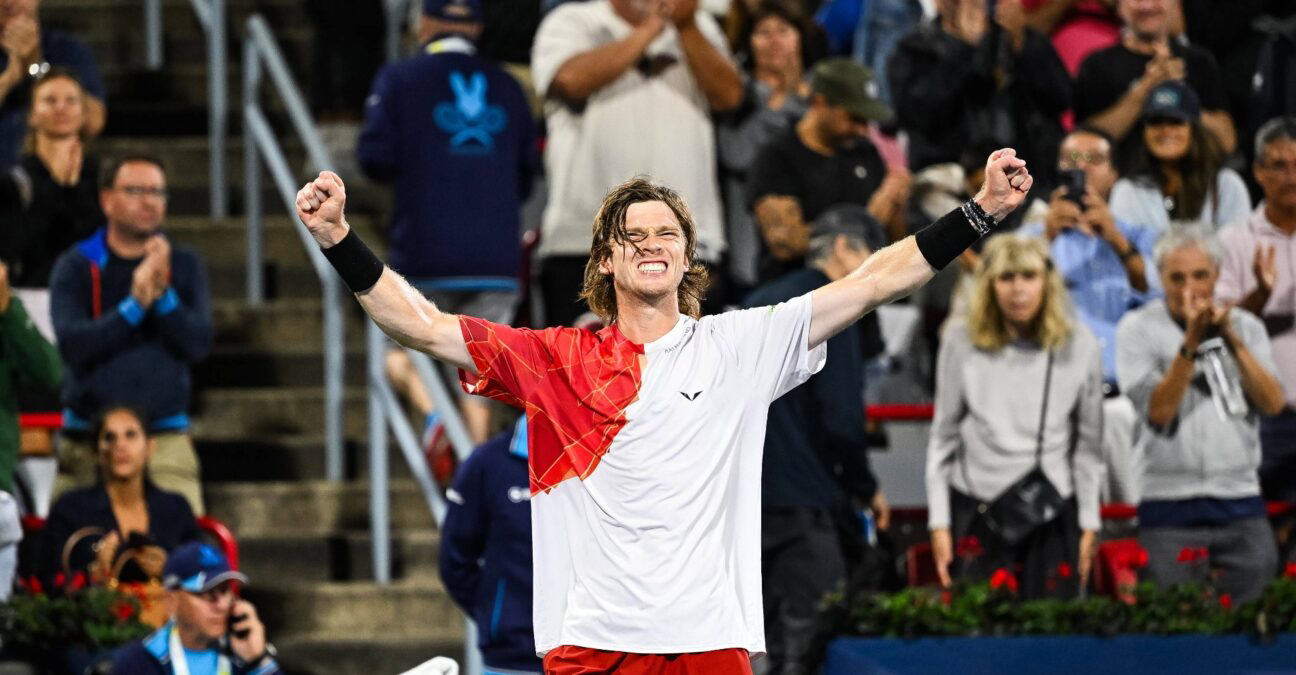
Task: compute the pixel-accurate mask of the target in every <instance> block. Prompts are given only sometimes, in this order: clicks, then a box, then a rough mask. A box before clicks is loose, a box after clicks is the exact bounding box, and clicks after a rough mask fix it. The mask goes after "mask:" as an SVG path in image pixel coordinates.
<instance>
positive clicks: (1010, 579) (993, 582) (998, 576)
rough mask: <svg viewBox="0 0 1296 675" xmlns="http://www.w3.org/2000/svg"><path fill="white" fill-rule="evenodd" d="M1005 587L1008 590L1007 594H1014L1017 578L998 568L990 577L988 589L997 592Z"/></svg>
mask: <svg viewBox="0 0 1296 675" xmlns="http://www.w3.org/2000/svg"><path fill="white" fill-rule="evenodd" d="M1005 587H1006V588H1007V589H1008V592H1010V593H1016V592H1017V577H1014V576H1013V575H1012V572H1009V571H1008V570H1006V569H1004V568H1002V567H1000V568H999V569H997V570H995V573H994V574H993V575H992V576H991V577H990V588H993V589H995V590H998V589H1000V588H1005Z"/></svg>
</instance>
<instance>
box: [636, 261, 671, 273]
mask: <svg viewBox="0 0 1296 675" xmlns="http://www.w3.org/2000/svg"><path fill="white" fill-rule="evenodd" d="M639 269H640V270H641V271H644V272H665V271H666V263H663V262H646V263H639Z"/></svg>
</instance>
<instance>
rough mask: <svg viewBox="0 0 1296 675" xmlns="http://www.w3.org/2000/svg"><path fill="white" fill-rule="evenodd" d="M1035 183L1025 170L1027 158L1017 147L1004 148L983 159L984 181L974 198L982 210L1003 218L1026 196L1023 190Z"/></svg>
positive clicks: (1028, 188)
mask: <svg viewBox="0 0 1296 675" xmlns="http://www.w3.org/2000/svg"><path fill="white" fill-rule="evenodd" d="M1033 185H1035V178H1034V177H1033V176H1031V175H1030V172H1029V171H1027V170H1026V160H1024V159H1022V158H1020V157H1018V156H1017V151H1016V150H1013V149H1012V148H1004V149H1002V150H996V151H994V152H992V153H990V157H989V159H987V160H986V169H985V182H984V183H982V184H981V191H980V192H978V193H977V195H976V197H975V199H976V202H977V203H978V204H980V205H981V208H983V209H985V212H986V213H988V214H990V215H991V216H993V217H994V219H995V220H996V221H999V222H1003V219H1004V218H1006V217H1008V214H1010V213H1012V212H1013V209H1016V208H1017V207H1018V206H1020V205H1021V203H1022V202H1023V201H1025V200H1026V193H1028V192H1030V189H1031V186H1033Z"/></svg>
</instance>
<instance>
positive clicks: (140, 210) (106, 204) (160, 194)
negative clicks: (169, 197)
mask: <svg viewBox="0 0 1296 675" xmlns="http://www.w3.org/2000/svg"><path fill="white" fill-rule="evenodd" d="M100 203H101V205H102V206H103V210H104V215H106V216H108V222H109V224H110V225H112V226H116V227H120V228H123V229H124V230H125V231H126V232H127V233H129V234H130V235H132V236H136V237H149V236H152V235H153V234H154V233H155V232H157V231H158V228H159V227H161V226H162V219H163V218H165V217H166V176H164V175H162V169H160V168H159V167H158V166H157V165H155V164H152V163H150V162H127V163H125V164H123V165H122V166H121V169H119V170H118V171H117V178H116V180H115V181H113V185H112V187H110V188H108V189H107V190H104V191H103V193H102V196H101V197H100Z"/></svg>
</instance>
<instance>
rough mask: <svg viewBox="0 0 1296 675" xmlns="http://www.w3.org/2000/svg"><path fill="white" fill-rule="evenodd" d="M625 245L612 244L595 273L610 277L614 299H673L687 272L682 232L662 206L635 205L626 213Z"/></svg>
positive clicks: (661, 203) (680, 227) (682, 229)
mask: <svg viewBox="0 0 1296 675" xmlns="http://www.w3.org/2000/svg"><path fill="white" fill-rule="evenodd" d="M626 234H627V237H628V241H624V242H619V243H617V242H614V243H613V244H612V246H613V248H612V252H611V255H609V256H608V258H607V259H606V260H604V261H603V262H602V263H600V264H599V271H601V272H602V273H603V274H610V275H612V280H613V284H614V286H615V287H616V291H617V295H620V294H622V293H631V294H634V295H637V296H639V297H641V298H644V299H649V300H655V299H658V298H662V297H673V296H674V295H675V294H676V293H677V292H678V290H679V285H680V281H681V280H683V278H684V272H685V271H687V269H688V264H689V263H688V260H687V259H686V258H685V256H684V251H685V247H686V245H687V243H686V241H685V238H684V228H683V227H682V226H681V225H680V224H679V221H678V220H677V219H676V218H675V212H674V211H671V209H670V207H669V206H667V205H666V204H665V203H664V202H639V203H638V204H631V205H630V208H628V209H626Z"/></svg>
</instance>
